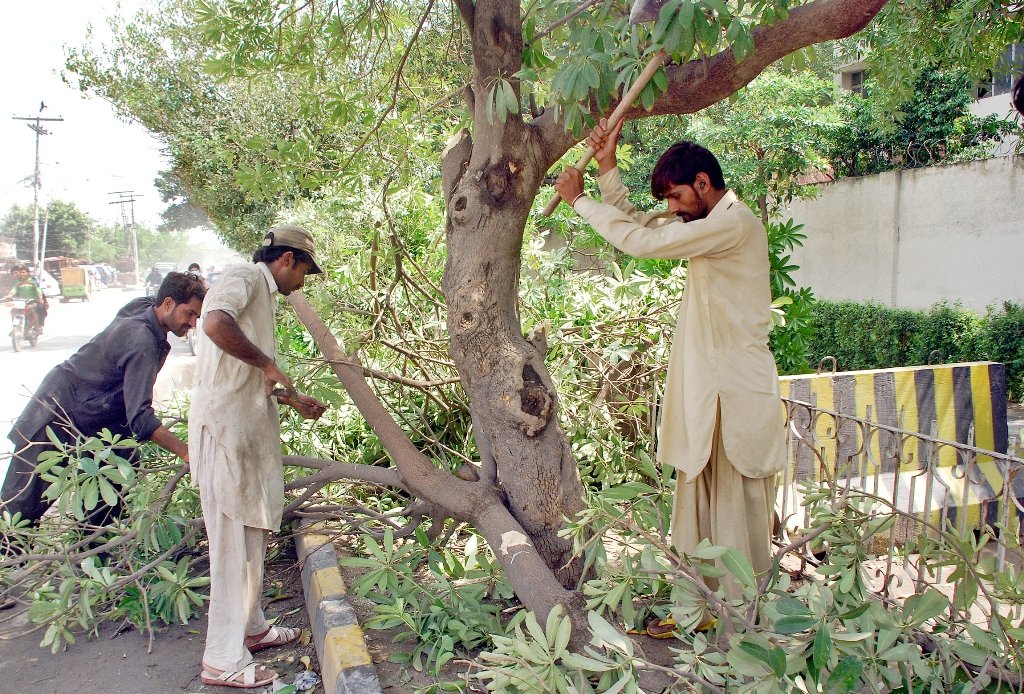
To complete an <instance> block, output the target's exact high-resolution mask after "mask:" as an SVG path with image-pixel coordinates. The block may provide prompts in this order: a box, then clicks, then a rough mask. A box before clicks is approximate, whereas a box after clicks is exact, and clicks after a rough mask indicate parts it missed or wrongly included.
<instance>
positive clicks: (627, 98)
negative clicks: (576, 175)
mask: <svg viewBox="0 0 1024 694" xmlns="http://www.w3.org/2000/svg"><path fill="white" fill-rule="evenodd" d="M665 58H666V55H665V51H658V52H657V53H655V54H654V57H653V58H651V61H650V62H649V63H647V66H646V67H645V68H644V71H643V72H641V73H640V76H639V77H637V78H636V82H634V83H633V86H631V87H630V88H629V91H627V92H626V93H625V95H623V97H622V101H620V102H619V105H618V106H616V107H615V110H614V111H612V115H610V116H608V130H612V129H613V128H614V127H615V126H616V125H618V123H619V121H620V120H622V116H623V115H625V113H626V110H627V109H628V108H629V107H630V106H632V105H633V102H634V101H636V98H637V97H638V96H640V92H642V91H643V89H644V87H646V86H647V83H648V82H650V81H651V78H652V77H654V73H655V72H657V71H658V68H660V67H661V66H662V64H663V63H664V62H665ZM594 153H595V150H594V148H593V147H590V146H588V147H587V149H586V151H585V152H583V156H582V157H581V158H580V160H579V161H578V162H577V163H576V166H575V167H574V168H575V169H576V170H577V171H583V169H585V168H586V167H587V164H589V163H590V160H591V159H593V158H594ZM561 199H562V198H561V197H559V195H558V193H555V195H554V197H552V198H551V200H549V201H548V204H547V206H545V207H544V209H543V211H541V214H542V215H544V216H545V217H550V216H551V213H552V212H554V211H555V208H556V207H558V203H559V201H560V200H561Z"/></svg>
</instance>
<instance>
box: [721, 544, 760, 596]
mask: <svg viewBox="0 0 1024 694" xmlns="http://www.w3.org/2000/svg"><path fill="white" fill-rule="evenodd" d="M722 564H724V565H725V568H727V569H728V570H729V573H731V574H732V575H733V576H734V577H735V578H736V580H737V581H738V582H739V583H740V584H741V585H743V586H745V587H747V588H753V587H754V586H755V585H756V583H757V579H756V578H755V577H754V569H753V568H752V567H751V566H750V560H749V559H747V558H746V557H745V556H743V554H742V553H741V552H740V551H739V550H738V549H736V548H735V547H730V548H728V549H727V550H726V551H725V553H724V554H723V555H722Z"/></svg>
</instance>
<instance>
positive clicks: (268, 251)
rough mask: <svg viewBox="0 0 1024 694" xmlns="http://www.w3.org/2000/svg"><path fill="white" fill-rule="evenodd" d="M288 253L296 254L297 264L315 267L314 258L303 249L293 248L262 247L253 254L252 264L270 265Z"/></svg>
mask: <svg viewBox="0 0 1024 694" xmlns="http://www.w3.org/2000/svg"><path fill="white" fill-rule="evenodd" d="M288 251H291V252H292V253H294V254H295V262H297V263H306V264H307V265H310V266H312V265H314V263H313V256H311V255H310V254H309V253H307V252H306V251H304V250H302V249H301V248H292V247H291V246H260V247H259V248H257V249H256V252H255V253H253V254H252V262H254V263H266V264H267V265H270V264H271V263H272V262H274V261H275V260H277V259H278V258H280V257H281V256H282V255H284V254H285V253H286V252H288Z"/></svg>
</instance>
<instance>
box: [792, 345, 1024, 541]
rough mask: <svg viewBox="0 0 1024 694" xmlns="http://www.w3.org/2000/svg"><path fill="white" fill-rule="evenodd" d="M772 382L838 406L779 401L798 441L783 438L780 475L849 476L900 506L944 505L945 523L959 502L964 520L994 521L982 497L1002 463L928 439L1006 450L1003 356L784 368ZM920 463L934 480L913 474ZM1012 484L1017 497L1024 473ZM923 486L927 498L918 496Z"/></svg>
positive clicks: (988, 496)
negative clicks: (829, 369)
mask: <svg viewBox="0 0 1024 694" xmlns="http://www.w3.org/2000/svg"><path fill="white" fill-rule="evenodd" d="M779 385H780V390H781V394H782V397H783V398H784V399H786V400H790V401H797V402H804V403H808V404H810V405H811V406H812V407H813V408H815V410H823V411H827V412H835V413H836V414H838V415H840V416H838V417H836V416H812V415H805V416H802V417H801V416H799V414H798V413H797V411H796V410H795V409H793V408H791V407H790V408H788V409H789V414H790V421H789V426H790V431H791V434H795V435H796V439H798V440H800V441H801V445H791V446H790V466H791V467H790V470H789V471H788V473H789V474H788V475H787V481H794V480H797V481H798V480H802V479H808V478H814V479H818V480H822V479H827V478H828V477H831V478H832V479H850V478H852V479H854V480H860V484H861V485H868V486H870V487H871V490H872V491H873V492H874V493H877V494H879V495H881V496H889V495H890V494H891V495H892V496H891V498H893V500H894V502H897V503H899V505H900V506H902V507H904V510H908V511H913V512H916V513H921V512H923V511H924V509H930V510H931V511H933V512H939V511H940V510H941V509H946V511H947V513H948V515H949V517H950V520H951V521H954V522H956V519H957V517H959V516H960V512H961V510H966V511H967V518H963V519H962V520H965V521H967V522H968V523H970V524H972V525H973V524H977V523H978V521H979V520H980V519H981V518H982V517H984V518H985V519H986V521H987V522H994V521H995V520H996V515H995V514H996V511H997V506H998V504H994V503H988V502H991V501H992V500H994V499H996V498H997V497H999V496H1000V495H1001V492H1002V488H1003V484H1004V479H1005V466H1000V465H997V464H996V463H995V461H994V460H993V458H992V457H991V456H987V455H984V454H968V453H965V452H964V451H962V450H961V449H958V448H957V447H955V446H952V445H943V444H942V443H936V442H935V439H939V440H941V441H948V442H953V443H956V444H960V445H962V446H969V447H974V448H979V449H983V450H985V451H992V452H995V453H1003V454H1005V453H1006V451H1007V446H1008V438H1009V437H1008V430H1007V424H1006V415H1007V410H1006V404H1007V390H1006V373H1005V371H1004V367H1003V365H1002V364H999V363H995V362H971V363H962V364H941V365H934V366H909V367H899V368H892V369H875V370H870V371H847V372H836V373H819V374H810V375H801V376H783V377H781V378H780V379H779ZM847 418H849V419H847ZM855 420H861V421H862V422H865V421H866V422H870V423H872V424H877V425H881V426H880V427H874V426H866V425H864V424H862V423H861V422H858V421H855ZM792 439H793V437H792V436H791V441H792ZM929 469H930V470H932V474H933V475H934V478H935V479H934V480H928V479H923V476H922V475H921V474H920V473H922V472H926V471H927V470H929ZM869 483H870V484H869ZM912 485H913V486H912ZM1013 486H1014V488H1015V492H1017V493H1016V494H1015V496H1017V497H1018V498H1021V497H1022V496H1024V479H1022V480H1019V481H1018V480H1015V482H1014V485H1013ZM1017 487H1021V488H1020V489H1017ZM925 489H927V490H928V491H927V492H925V491H924V490H925ZM922 495H925V496H927V497H929V499H930V501H929V502H925V501H924V500H923V499H922V498H921V497H922ZM964 507H966V508H964ZM929 515H931V514H929Z"/></svg>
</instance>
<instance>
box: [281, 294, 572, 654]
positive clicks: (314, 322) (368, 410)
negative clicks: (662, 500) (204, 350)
mask: <svg viewBox="0 0 1024 694" xmlns="http://www.w3.org/2000/svg"><path fill="white" fill-rule="evenodd" d="M288 302H289V303H290V304H291V305H292V308H294V309H295V313H296V314H297V315H298V317H299V320H300V321H301V322H302V324H303V325H305V326H306V329H307V330H309V333H310V335H311V336H312V337H313V340H314V341H315V342H316V344H317V346H318V347H319V348H320V351H321V352H322V353H323V355H324V357H325V359H326V360H327V362H328V363H329V364H330V365H331V369H332V370H333V371H334V373H335V374H336V375H337V376H338V379H339V380H340V381H341V383H342V385H343V386H344V387H345V390H346V391H347V392H348V395H349V397H350V398H351V399H352V402H353V404H354V405H355V406H356V408H357V409H358V410H359V412H360V414H362V415H363V417H364V418H365V419H366V422H367V424H369V425H370V428H371V429H373V431H374V433H375V434H377V437H378V439H380V442H381V444H382V445H383V446H384V449H385V450H386V451H387V452H388V454H389V455H390V456H391V458H392V460H394V462H395V466H396V468H397V476H398V480H399V482H400V483H401V484H402V485H403V486H404V487H405V488H406V489H408V490H409V492H410V493H411V494H414V495H416V496H417V497H419V498H420V499H423V500H425V501H427V502H429V503H430V504H432V505H433V506H434V507H435V508H436V509H438V511H443V512H444V513H447V514H448V515H450V516H451V517H452V518H454V519H455V520H460V521H465V522H468V523H471V524H472V525H473V526H474V527H475V528H476V529H477V530H478V531H479V532H480V534H481V535H483V537H484V539H485V540H486V541H487V543H488V544H490V546H491V547H492V548H493V549H494V554H495V556H497V557H498V560H499V561H500V562H501V564H502V567H503V568H504V570H505V574H506V575H507V576H508V578H509V581H510V582H511V584H512V588H513V589H514V590H515V592H516V595H517V596H518V597H519V599H520V600H522V602H523V604H524V605H526V607H527V608H528V609H530V610H533V611H534V612H536V613H537V614H538V616H539V617H540V618H541V619H546V618H547V614H548V612H550V610H551V609H552V608H553V607H554V606H555V605H562V606H563V607H564V608H565V611H566V614H568V615H569V616H570V618H571V619H572V620H573V639H574V643H577V644H583V643H586V642H587V641H589V639H590V629H589V626H588V624H587V620H586V615H585V610H584V607H585V600H584V598H583V596H582V595H580V594H579V593H576V592H573V591H569V590H566V589H565V588H563V587H562V585H561V584H560V583H559V582H558V580H557V579H556V578H555V575H554V573H553V572H552V571H551V570H550V569H549V568H548V566H547V564H545V562H544V559H543V558H542V557H541V555H540V553H539V552H538V551H537V548H536V547H535V546H534V545H533V543H532V542H531V541H530V538H529V536H528V535H527V534H526V532H525V531H524V530H523V527H522V526H521V525H520V524H519V522H518V521H516V519H515V518H514V517H513V516H512V514H511V513H510V512H509V510H508V508H506V507H505V505H504V504H503V503H502V500H501V498H500V497H499V495H498V492H497V490H496V489H495V488H494V487H493V486H491V485H490V484H488V483H487V482H486V481H476V482H473V481H465V480H462V479H459V478H458V477H456V476H454V475H452V474H449V473H448V472H445V471H442V470H439V469H438V468H436V467H434V465H433V464H432V463H431V462H430V460H429V459H427V458H426V456H424V455H423V454H422V453H420V452H419V451H418V450H417V449H416V447H415V446H414V445H413V444H412V442H411V441H410V440H409V438H408V437H407V436H406V435H405V432H404V431H402V429H401V427H399V426H398V424H397V423H396V422H395V420H394V418H392V416H391V415H390V414H389V413H388V411H387V410H386V409H385V408H384V405H383V404H382V403H381V402H380V400H379V399H378V398H377V397H376V396H375V395H374V393H373V391H372V390H371V389H370V386H369V384H368V383H367V382H366V379H365V378H364V376H363V367H362V365H361V364H360V363H359V361H358V360H357V359H355V358H354V357H351V356H349V355H347V354H345V352H344V350H343V349H342V348H341V345H339V344H338V341H337V340H336V339H335V338H334V335H332V334H331V331H330V329H329V328H328V327H327V325H326V324H325V323H324V322H323V320H321V318H320V316H319V315H318V314H317V313H316V311H315V310H314V309H313V307H312V305H310V303H309V301H308V300H307V299H306V297H305V296H304V295H303V294H302V293H301V292H293V293H292V294H291V295H289V297H288Z"/></svg>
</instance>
